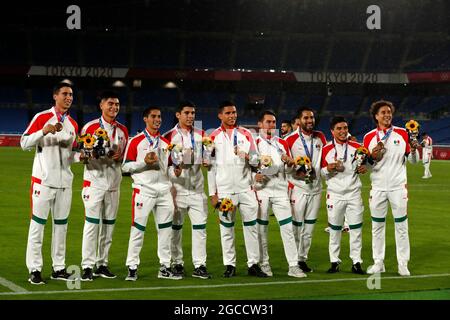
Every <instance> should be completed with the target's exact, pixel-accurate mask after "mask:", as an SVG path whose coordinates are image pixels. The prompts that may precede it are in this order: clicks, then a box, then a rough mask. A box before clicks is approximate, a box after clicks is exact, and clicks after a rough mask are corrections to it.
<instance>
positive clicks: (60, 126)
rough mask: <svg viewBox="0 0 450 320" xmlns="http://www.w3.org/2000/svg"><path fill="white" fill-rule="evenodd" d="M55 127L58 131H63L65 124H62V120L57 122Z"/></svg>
mask: <svg viewBox="0 0 450 320" xmlns="http://www.w3.org/2000/svg"><path fill="white" fill-rule="evenodd" d="M55 129H56V131H58V132H59V131H61V130H62V129H63V125H62V123H61V122H57V123H56V124H55Z"/></svg>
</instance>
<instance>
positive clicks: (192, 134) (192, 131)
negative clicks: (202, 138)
mask: <svg viewBox="0 0 450 320" xmlns="http://www.w3.org/2000/svg"><path fill="white" fill-rule="evenodd" d="M176 127H177V131H178V133H179V134H180V136H181V144H182V145H183V146H182V147H183V148H184V137H183V132H182V131H181V128H180V125H178V124H177V126H176ZM189 133H190V134H191V145H192V153H194V151H195V136H194V128H192V129H191V131H190V132H189Z"/></svg>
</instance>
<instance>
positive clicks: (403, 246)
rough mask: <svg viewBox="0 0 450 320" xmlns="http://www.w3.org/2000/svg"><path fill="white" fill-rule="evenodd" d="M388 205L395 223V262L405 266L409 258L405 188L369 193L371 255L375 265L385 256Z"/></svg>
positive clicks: (406, 191)
mask: <svg viewBox="0 0 450 320" xmlns="http://www.w3.org/2000/svg"><path fill="white" fill-rule="evenodd" d="M388 203H390V205H391V209H392V215H393V216H394V223H395V245H396V251H397V261H398V264H400V265H407V264H408V261H409V257H410V246H409V235H408V215H407V203H408V190H407V189H406V188H402V189H398V190H394V191H377V190H371V191H370V198H369V206H370V212H371V216H372V255H373V260H374V262H375V263H381V262H383V260H384V256H385V247H386V243H385V238H386V232H385V226H386V215H387V211H388Z"/></svg>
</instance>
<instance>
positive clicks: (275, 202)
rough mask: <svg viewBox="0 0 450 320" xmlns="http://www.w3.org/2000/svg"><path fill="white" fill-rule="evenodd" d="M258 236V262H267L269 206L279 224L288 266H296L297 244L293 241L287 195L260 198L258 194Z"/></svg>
mask: <svg viewBox="0 0 450 320" xmlns="http://www.w3.org/2000/svg"><path fill="white" fill-rule="evenodd" d="M258 202H259V210H258V219H257V223H258V236H259V254H260V258H259V262H260V263H261V264H269V248H268V239H267V233H268V227H269V206H271V207H272V211H273V213H274V214H275V217H276V218H277V220H278V224H279V225H280V233H281V239H282V240H283V247H284V254H285V256H286V260H287V262H288V264H289V266H290V267H292V266H296V265H297V262H298V253H297V245H296V243H295V236H294V230H293V228H292V211H291V204H290V201H289V199H288V198H287V197H271V198H264V197H263V198H261V197H259V196H258Z"/></svg>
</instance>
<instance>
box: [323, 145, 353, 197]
mask: <svg viewBox="0 0 450 320" xmlns="http://www.w3.org/2000/svg"><path fill="white" fill-rule="evenodd" d="M347 143H348V144H347V161H346V162H344V161H343V159H344V155H345V149H346V144H345V143H344V144H340V143H337V142H335V144H334V145H333V143H332V142H329V143H328V144H327V145H326V146H325V147H323V150H322V165H321V166H322V175H323V176H324V177H325V180H326V183H327V191H328V192H329V193H332V194H333V198H334V199H340V200H352V199H360V198H361V187H362V184H361V180H360V178H359V175H358V174H355V169H356V162H354V161H353V159H354V156H355V151H356V149H358V148H359V147H360V144H359V143H356V142H353V141H348V142H347ZM336 149H337V150H336ZM336 160H340V161H342V162H343V165H344V167H345V169H344V171H343V172H339V173H337V174H334V173H332V174H330V173H329V172H328V170H327V165H328V164H329V163H335V162H336Z"/></svg>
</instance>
